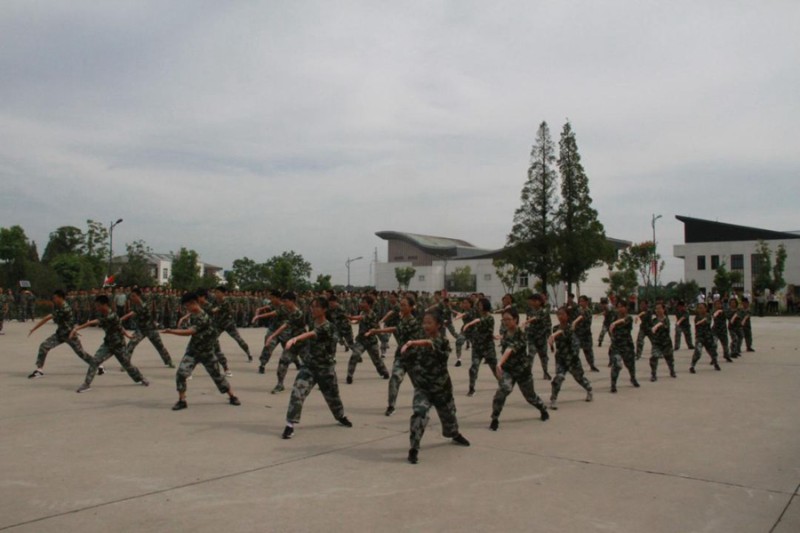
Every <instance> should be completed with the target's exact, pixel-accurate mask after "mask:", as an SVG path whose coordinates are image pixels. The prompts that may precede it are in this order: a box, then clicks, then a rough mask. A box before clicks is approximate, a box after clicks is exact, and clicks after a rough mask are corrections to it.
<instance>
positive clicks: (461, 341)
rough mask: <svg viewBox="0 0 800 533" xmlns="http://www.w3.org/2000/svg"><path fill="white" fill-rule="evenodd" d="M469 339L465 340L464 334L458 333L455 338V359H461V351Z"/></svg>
mask: <svg viewBox="0 0 800 533" xmlns="http://www.w3.org/2000/svg"><path fill="white" fill-rule="evenodd" d="M468 342H469V339H468V338H467V336H466V335H464V333H459V334H458V336H457V337H456V357H457V358H458V359H461V350H462V348H464V344H466V343H468Z"/></svg>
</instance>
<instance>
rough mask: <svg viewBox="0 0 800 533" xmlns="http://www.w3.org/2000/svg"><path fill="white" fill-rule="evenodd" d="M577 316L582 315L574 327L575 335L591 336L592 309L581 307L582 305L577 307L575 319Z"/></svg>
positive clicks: (580, 336)
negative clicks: (581, 318)
mask: <svg viewBox="0 0 800 533" xmlns="http://www.w3.org/2000/svg"><path fill="white" fill-rule="evenodd" d="M579 316H582V317H583V320H581V321H580V322H578V325H577V327H576V328H575V335H577V336H578V338H579V339H580V338H582V337H591V336H592V310H591V309H589V308H587V309H583V308H582V307H579V308H578V311H577V314H576V316H575V318H576V319H577V318H578V317H579Z"/></svg>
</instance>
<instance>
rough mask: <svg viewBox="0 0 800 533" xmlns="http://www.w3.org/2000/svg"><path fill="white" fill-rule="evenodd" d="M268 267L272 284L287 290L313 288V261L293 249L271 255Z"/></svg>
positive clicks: (265, 264) (266, 264) (267, 263)
mask: <svg viewBox="0 0 800 533" xmlns="http://www.w3.org/2000/svg"><path fill="white" fill-rule="evenodd" d="M264 266H265V267H266V268H267V272H268V277H269V281H270V284H271V285H272V286H273V287H276V288H280V289H283V290H287V291H304V290H308V289H309V288H311V282H310V281H309V278H310V277H311V270H312V269H311V263H309V262H308V261H306V260H305V259H303V256H302V255H300V254H298V253H295V252H294V251H293V250H290V251H288V252H283V253H282V254H281V255H276V256H274V257H271V258H270V259H269V260H268V261H267V262H266V263H264Z"/></svg>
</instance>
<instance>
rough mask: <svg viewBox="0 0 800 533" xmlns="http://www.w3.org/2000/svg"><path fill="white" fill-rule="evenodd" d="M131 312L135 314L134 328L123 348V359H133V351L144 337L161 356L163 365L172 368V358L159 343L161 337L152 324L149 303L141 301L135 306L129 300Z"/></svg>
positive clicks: (161, 343) (162, 344)
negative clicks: (131, 337)
mask: <svg viewBox="0 0 800 533" xmlns="http://www.w3.org/2000/svg"><path fill="white" fill-rule="evenodd" d="M130 305H131V311H133V312H134V313H136V316H135V322H136V327H135V330H134V334H133V339H131V341H130V342H129V343H128V346H127V348H125V357H127V358H128V360H130V359H131V358H133V351H134V350H135V349H136V347H137V346H138V345H139V343H140V342H142V340H144V338H145V337H147V338H148V339H149V340H150V343H151V344H152V345H153V347H154V348H155V349H156V351H157V352H158V354H159V355H160V356H161V360H162V361H164V364H165V365H167V366H172V358H171V357H170V355H169V351H167V349H166V348H165V347H164V343H163V342H161V335H159V334H158V331H157V330H156V329H155V327H154V323H153V315H152V313H151V311H150V306H149V302H147V301H143V302H142V303H141V304H139V305H136V304H135V303H133V300H130Z"/></svg>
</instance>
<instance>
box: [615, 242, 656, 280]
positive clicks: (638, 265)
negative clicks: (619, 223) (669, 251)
mask: <svg viewBox="0 0 800 533" xmlns="http://www.w3.org/2000/svg"><path fill="white" fill-rule="evenodd" d="M654 252H655V246H654V245H653V241H645V242H640V243H637V244H634V245H632V246H630V247H629V248H626V249H625V250H622V251H621V252H620V254H619V259H618V260H617V268H618V269H619V270H632V271H634V272H635V273H636V274H638V276H639V279H641V282H642V285H646V286H649V285H650V283H651V280H652V279H653V261H656V266H657V268H658V269H659V272H660V271H661V270H662V269H663V268H664V262H663V261H661V255H660V254H655V255H653V253H654Z"/></svg>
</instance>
